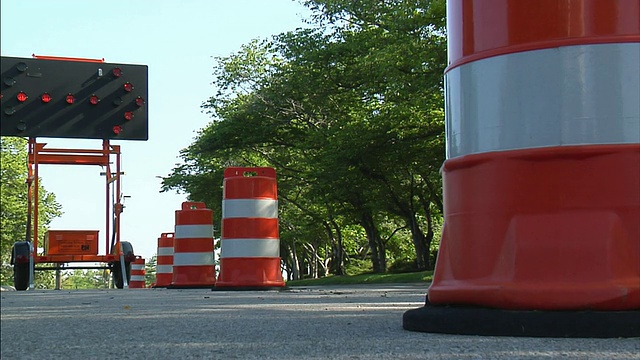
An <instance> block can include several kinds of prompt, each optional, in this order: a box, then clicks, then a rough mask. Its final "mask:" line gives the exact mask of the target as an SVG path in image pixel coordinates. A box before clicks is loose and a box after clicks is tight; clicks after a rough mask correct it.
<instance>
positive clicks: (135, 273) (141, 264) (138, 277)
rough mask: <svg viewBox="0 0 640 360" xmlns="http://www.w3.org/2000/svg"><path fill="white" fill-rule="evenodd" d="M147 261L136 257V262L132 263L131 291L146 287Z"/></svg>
mask: <svg viewBox="0 0 640 360" xmlns="http://www.w3.org/2000/svg"><path fill="white" fill-rule="evenodd" d="M145 274H146V269H145V261H144V258H142V257H141V256H136V260H135V261H134V262H132V263H131V280H130V281H129V288H130V289H143V288H144V287H145V284H144V283H145V278H144V277H145Z"/></svg>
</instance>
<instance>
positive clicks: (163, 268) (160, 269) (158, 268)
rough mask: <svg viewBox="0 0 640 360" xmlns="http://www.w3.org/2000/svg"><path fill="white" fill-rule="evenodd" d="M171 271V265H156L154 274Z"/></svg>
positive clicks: (169, 272)
mask: <svg viewBox="0 0 640 360" xmlns="http://www.w3.org/2000/svg"><path fill="white" fill-rule="evenodd" d="M171 273H173V265H156V274H171Z"/></svg>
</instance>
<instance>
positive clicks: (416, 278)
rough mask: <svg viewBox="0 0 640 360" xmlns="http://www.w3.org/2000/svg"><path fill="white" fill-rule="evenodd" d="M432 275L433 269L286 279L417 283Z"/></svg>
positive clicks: (318, 282) (317, 282) (307, 282)
mask: <svg viewBox="0 0 640 360" xmlns="http://www.w3.org/2000/svg"><path fill="white" fill-rule="evenodd" d="M432 277H433V271H421V272H414V273H401V274H360V275H353V276H348V275H344V276H327V277H323V278H320V279H304V280H292V281H287V286H308V285H350V284H390V283H418V282H429V281H431V280H432Z"/></svg>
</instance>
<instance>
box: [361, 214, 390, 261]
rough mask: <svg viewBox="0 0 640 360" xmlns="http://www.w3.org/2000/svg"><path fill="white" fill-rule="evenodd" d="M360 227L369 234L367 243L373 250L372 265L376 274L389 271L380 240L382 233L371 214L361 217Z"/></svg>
mask: <svg viewBox="0 0 640 360" xmlns="http://www.w3.org/2000/svg"><path fill="white" fill-rule="evenodd" d="M360 225H361V226H362V227H363V228H364V231H365V233H366V234H367V241H368V242H369V247H370V248H371V263H372V265H373V272H374V273H383V272H385V271H386V270H387V261H386V251H385V246H384V243H383V241H382V239H381V238H380V232H379V231H378V228H376V226H375V223H374V221H373V216H372V215H371V213H368V212H367V213H363V214H361V216H360Z"/></svg>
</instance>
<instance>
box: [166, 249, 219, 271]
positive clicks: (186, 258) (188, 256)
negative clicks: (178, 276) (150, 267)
mask: <svg viewBox="0 0 640 360" xmlns="http://www.w3.org/2000/svg"><path fill="white" fill-rule="evenodd" d="M200 265H213V252H197V253H175V254H173V269H174V270H175V268H176V266H200Z"/></svg>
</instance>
